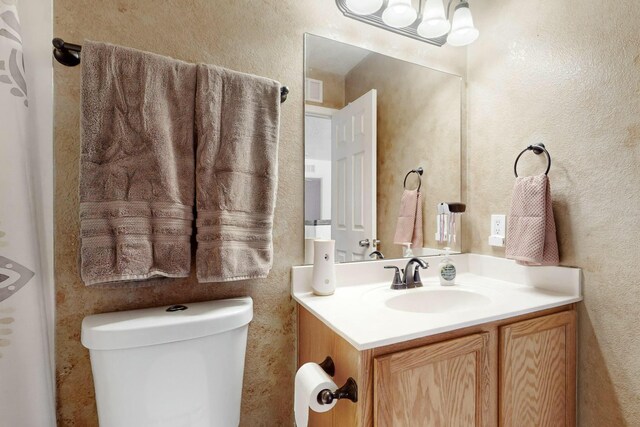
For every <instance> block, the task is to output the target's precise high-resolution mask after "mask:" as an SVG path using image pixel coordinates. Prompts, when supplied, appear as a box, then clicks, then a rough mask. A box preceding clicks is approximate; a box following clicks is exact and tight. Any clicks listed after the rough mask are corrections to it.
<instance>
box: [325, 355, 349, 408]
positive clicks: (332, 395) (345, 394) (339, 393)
mask: <svg viewBox="0 0 640 427" xmlns="http://www.w3.org/2000/svg"><path fill="white" fill-rule="evenodd" d="M319 365H320V367H321V368H322V370H323V371H325V372H326V373H327V375H329V376H332V377H333V376H334V375H335V374H336V365H335V364H334V363H333V359H332V358H331V356H327V357H326V358H325V359H324V360H323V361H322V362H321V363H319ZM335 399H349V400H350V401H352V402H353V403H356V402H358V383H356V380H354V379H353V378H351V377H349V378H348V379H347V382H346V383H344V385H343V386H342V387H340V388H338V389H337V390H336V391H331V390H329V389H328V388H325V389H323V390H320V392H319V393H318V403H319V404H321V405H329V404H331V403H333V401H334V400H335Z"/></svg>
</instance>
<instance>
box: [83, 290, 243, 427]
mask: <svg viewBox="0 0 640 427" xmlns="http://www.w3.org/2000/svg"><path fill="white" fill-rule="evenodd" d="M252 317H253V300H252V299H251V298H250V297H244V298H234V299H227V300H218V301H209V302H199V303H193V304H184V305H175V306H170V307H158V308H149V309H142V310H132V311H122V312H116V313H105V314H97V315H92V316H88V317H86V318H85V319H84V320H83V322H82V344H83V345H84V346H85V347H86V348H88V349H89V353H90V356H91V368H92V372H93V382H94V386H95V392H96V403H97V406H98V418H99V421H100V426H101V427H164V426H167V427H168V426H172V427H211V426H216V427H218V426H219V427H229V426H237V425H238V424H239V422H240V401H241V395H242V378H243V372H244V358H245V350H246V344H247V331H248V327H249V322H250V321H251V319H252Z"/></svg>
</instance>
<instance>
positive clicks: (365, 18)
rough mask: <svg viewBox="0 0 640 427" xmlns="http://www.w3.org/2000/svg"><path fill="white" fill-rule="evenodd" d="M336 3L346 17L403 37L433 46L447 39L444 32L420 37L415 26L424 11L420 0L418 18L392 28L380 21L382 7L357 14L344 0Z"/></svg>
mask: <svg viewBox="0 0 640 427" xmlns="http://www.w3.org/2000/svg"><path fill="white" fill-rule="evenodd" d="M336 5H337V6H338V9H340V11H341V12H342V14H343V15H344V16H346V17H347V18H351V19H355V20H357V21H360V22H364V23H366V24H369V25H373V26H375V27H378V28H382V29H383V30H387V31H391V32H393V33H396V34H400V35H402V36H405V37H411V38H412V39H415V40H419V41H421V42H425V43H429V44H432V45H434V46H442V45H443V44H445V43H446V41H447V35H446V34H445V35H444V36H442V37H438V38H435V39H427V38H425V37H422V36H421V35H420V34H418V30H417V28H418V25H420V21H421V20H422V12H424V9H423V8H422V0H421V1H420V8H419V9H418V10H419V12H420V13H419V16H418V19H416V20H415V22H414V23H413V24H411V25H410V26H408V27H404V28H393V27H390V26H389V25H387V24H385V23H384V22H383V21H382V11H383V10H384V7H383V8H381V9H380V10H379V11H378V12H376V13H374V14H372V15H357V14H355V13H353V12H351V11H350V10H349V8H348V7H347V4H346V0H336ZM385 5H386V2H385Z"/></svg>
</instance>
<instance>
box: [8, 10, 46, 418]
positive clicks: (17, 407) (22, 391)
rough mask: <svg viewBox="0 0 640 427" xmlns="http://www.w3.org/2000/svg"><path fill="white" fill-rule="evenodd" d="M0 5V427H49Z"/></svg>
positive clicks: (29, 160)
mask: <svg viewBox="0 0 640 427" xmlns="http://www.w3.org/2000/svg"><path fill="white" fill-rule="evenodd" d="M12 3H13V1H11V0H0V427H23V426H24V427H33V426H38V427H40V426H42V427H47V426H55V412H54V398H53V397H54V396H53V387H52V381H53V379H52V367H51V366H50V359H49V348H48V340H47V323H46V314H45V301H44V295H45V288H44V286H45V279H43V275H42V273H41V272H42V264H43V263H42V262H41V259H40V257H41V255H40V254H41V251H40V245H41V244H42V241H43V238H42V236H38V232H37V226H36V224H37V221H38V218H37V217H36V215H37V212H36V208H35V206H36V201H35V197H36V196H35V194H38V191H37V190H38V189H37V188H36V187H34V185H37V184H38V183H37V180H36V182H35V183H34V182H33V181H34V180H33V179H32V177H33V176H34V172H33V168H35V167H37V162H36V161H34V156H35V153H36V152H37V142H36V141H34V139H35V138H34V135H36V134H35V133H33V128H34V124H33V121H32V120H31V119H30V105H29V88H28V87H27V79H26V77H25V63H24V60H23V46H22V43H23V37H22V29H21V26H20V21H19V18H18V10H17V8H16V6H15V5H14V4H12Z"/></svg>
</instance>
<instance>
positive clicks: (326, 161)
mask: <svg viewBox="0 0 640 427" xmlns="http://www.w3.org/2000/svg"><path fill="white" fill-rule="evenodd" d="M335 111H336V110H333V109H329V108H319V107H318V108H316V109H313V108H312V109H311V110H308V111H306V112H305V141H306V144H305V154H304V156H305V159H304V166H305V172H304V197H305V203H304V224H305V227H304V228H305V230H304V231H305V232H304V237H305V239H321V240H329V239H331V185H332V184H331V179H332V178H331V116H332V115H333V113H334V112H335Z"/></svg>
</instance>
